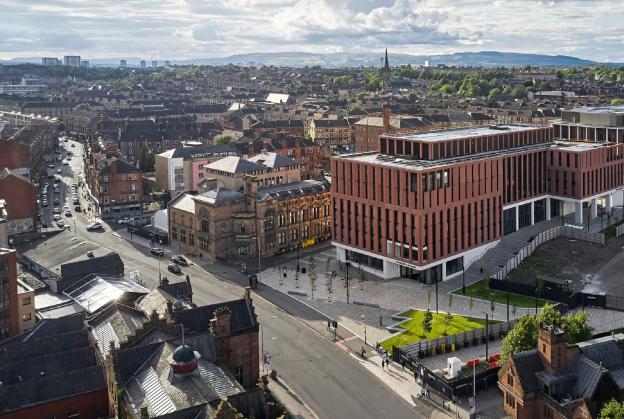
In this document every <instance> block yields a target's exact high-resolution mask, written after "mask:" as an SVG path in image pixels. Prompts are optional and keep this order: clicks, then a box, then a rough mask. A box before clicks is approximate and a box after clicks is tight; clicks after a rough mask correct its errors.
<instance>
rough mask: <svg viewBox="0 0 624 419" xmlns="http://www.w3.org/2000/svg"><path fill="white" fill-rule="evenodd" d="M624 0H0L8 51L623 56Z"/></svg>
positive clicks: (1, 38) (157, 55) (2, 39)
mask: <svg viewBox="0 0 624 419" xmlns="http://www.w3.org/2000/svg"><path fill="white" fill-rule="evenodd" d="M622 3H623V1H622V0H0V59H8V58H13V57H38V56H58V57H60V56H63V55H70V54H76V55H82V56H83V57H85V58H113V57H119V58H129V59H132V58H144V59H147V60H150V59H189V58H202V57H205V58H209V57H224V56H229V55H233V54H240V53H249V52H284V51H304V52H319V53H332V52H351V53H363V52H381V51H383V49H384V48H386V47H387V48H388V49H389V50H390V52H394V53H406V54H416V55H420V54H427V55H428V54H446V53H453V52H468V51H492V50H496V51H506V52H527V53H541V54H551V55H554V54H562V55H573V56H576V57H579V58H584V59H591V60H596V61H612V62H624V8H623V7H622Z"/></svg>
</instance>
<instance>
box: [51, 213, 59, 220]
mask: <svg viewBox="0 0 624 419" xmlns="http://www.w3.org/2000/svg"><path fill="white" fill-rule="evenodd" d="M52 219H53V220H54V221H58V220H60V219H61V214H54V216H53V217H52Z"/></svg>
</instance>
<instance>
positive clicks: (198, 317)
mask: <svg viewBox="0 0 624 419" xmlns="http://www.w3.org/2000/svg"><path fill="white" fill-rule="evenodd" d="M220 307H227V308H228V309H229V310H230V332H232V333H236V332H238V331H242V330H246V329H251V328H253V327H256V325H257V321H256V315H255V313H254V311H253V309H252V308H251V307H250V305H249V303H248V301H247V300H246V299H244V298H242V299H240V300H233V301H227V302H224V303H217V304H211V305H207V306H202V307H196V308H191V309H188V310H180V311H174V313H173V318H174V320H175V322H176V323H179V324H182V325H183V326H184V328H185V329H186V328H189V329H191V330H193V331H195V332H203V331H206V330H208V329H209V328H210V320H211V319H212V318H213V317H214V312H215V310H216V309H218V308H220Z"/></svg>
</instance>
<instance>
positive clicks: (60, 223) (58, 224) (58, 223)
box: [56, 220, 65, 228]
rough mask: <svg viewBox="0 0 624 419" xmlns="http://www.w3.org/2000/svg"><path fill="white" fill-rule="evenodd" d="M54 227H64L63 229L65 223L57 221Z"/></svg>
mask: <svg viewBox="0 0 624 419" xmlns="http://www.w3.org/2000/svg"><path fill="white" fill-rule="evenodd" d="M56 225H57V226H58V227H59V228H64V227H65V221H63V220H58V221H57V222H56Z"/></svg>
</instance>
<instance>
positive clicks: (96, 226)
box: [87, 221, 104, 231]
mask: <svg viewBox="0 0 624 419" xmlns="http://www.w3.org/2000/svg"><path fill="white" fill-rule="evenodd" d="M103 228H104V226H103V225H102V223H100V222H98V221H96V222H94V223H91V224H87V231H93V230H101V229H103Z"/></svg>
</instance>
